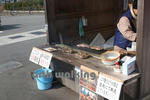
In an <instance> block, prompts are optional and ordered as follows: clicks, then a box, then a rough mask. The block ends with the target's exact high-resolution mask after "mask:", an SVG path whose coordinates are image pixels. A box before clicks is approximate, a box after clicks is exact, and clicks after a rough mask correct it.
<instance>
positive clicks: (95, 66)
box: [36, 45, 140, 100]
mask: <svg viewBox="0 0 150 100" xmlns="http://www.w3.org/2000/svg"><path fill="white" fill-rule="evenodd" d="M62 47H65V48H68V49H69V50H71V51H69V52H68V51H65V50H64V49H62ZM53 48H55V49H53ZM36 49H39V50H41V51H44V52H47V53H49V54H52V56H53V58H55V59H57V60H59V61H62V62H65V63H67V64H70V65H72V66H76V67H79V69H80V67H81V66H85V67H86V68H89V69H92V70H95V71H97V72H98V73H101V74H103V75H105V76H107V77H108V78H110V79H112V80H116V81H118V82H121V83H122V84H123V89H122V90H123V94H125V92H126V94H128V95H129V96H130V97H133V98H136V97H137V89H138V88H137V87H136V86H138V79H139V77H140V73H137V72H134V73H131V74H130V75H128V76H127V75H123V74H122V73H117V72H114V70H113V67H114V66H107V65H104V64H103V63H102V62H101V60H100V59H98V58H99V55H98V54H94V53H90V52H86V51H83V50H79V49H76V48H72V47H69V46H66V45H55V46H41V47H37V48H36ZM77 52H86V53H88V54H90V56H89V57H88V58H86V59H83V58H80V57H79V55H78V53H77ZM59 68H60V69H61V66H60V67H59ZM130 89H131V90H130ZM121 97H122V98H123V95H121ZM125 97H127V96H125ZM101 100H102V99H101ZM121 100H122V99H121ZM128 100H130V99H128ZM131 100H132V99H131Z"/></svg>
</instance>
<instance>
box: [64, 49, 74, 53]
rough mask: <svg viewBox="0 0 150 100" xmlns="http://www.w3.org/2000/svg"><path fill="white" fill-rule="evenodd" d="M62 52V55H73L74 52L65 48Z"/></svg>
mask: <svg viewBox="0 0 150 100" xmlns="http://www.w3.org/2000/svg"><path fill="white" fill-rule="evenodd" d="M62 52H64V53H70V54H72V53H74V51H73V50H72V49H66V48H63V49H62Z"/></svg>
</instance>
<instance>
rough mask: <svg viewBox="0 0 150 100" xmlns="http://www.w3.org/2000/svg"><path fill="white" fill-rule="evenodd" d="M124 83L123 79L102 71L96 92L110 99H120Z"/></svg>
mask: <svg viewBox="0 0 150 100" xmlns="http://www.w3.org/2000/svg"><path fill="white" fill-rule="evenodd" d="M122 84H123V83H122V82H121V81H119V80H116V79H113V78H111V77H109V76H107V75H105V74H102V73H101V74H100V75H99V79H98V84H97V88H96V93H97V94H99V95H101V96H103V97H105V98H107V99H109V100H119V97H120V92H121V88H122Z"/></svg>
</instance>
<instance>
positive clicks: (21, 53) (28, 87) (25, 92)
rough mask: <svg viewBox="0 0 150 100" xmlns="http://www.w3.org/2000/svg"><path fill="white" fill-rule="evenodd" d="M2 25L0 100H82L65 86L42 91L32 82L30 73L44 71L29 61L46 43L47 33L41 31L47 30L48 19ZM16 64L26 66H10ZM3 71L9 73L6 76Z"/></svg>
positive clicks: (18, 19)
mask: <svg viewBox="0 0 150 100" xmlns="http://www.w3.org/2000/svg"><path fill="white" fill-rule="evenodd" d="M12 19H13V20H12ZM2 21H3V22H2V24H3V25H4V26H3V32H2V33H0V100H78V95H77V94H76V93H74V92H72V91H71V90H70V89H68V88H66V87H64V86H62V85H54V86H53V88H52V89H51V90H47V91H39V90H38V89H37V86H36V82H35V81H33V80H32V79H31V76H30V72H32V71H34V70H35V69H38V68H40V66H38V65H35V64H33V63H31V62H30V61H29V60H28V59H29V56H30V52H31V50H32V47H33V46H40V45H44V44H45V43H46V34H45V32H44V31H43V30H39V29H42V28H43V25H44V16H12V17H3V19H2ZM14 26H15V27H14ZM32 30H37V31H35V32H32ZM32 33H36V34H32ZM38 33H40V34H38ZM31 37H32V38H31ZM12 61H13V62H19V63H20V64H22V66H20V67H18V68H14V67H13V66H14V65H12V66H10V65H9V64H10V62H12ZM4 65H6V66H7V67H8V68H6V67H4ZM1 69H5V70H4V72H1Z"/></svg>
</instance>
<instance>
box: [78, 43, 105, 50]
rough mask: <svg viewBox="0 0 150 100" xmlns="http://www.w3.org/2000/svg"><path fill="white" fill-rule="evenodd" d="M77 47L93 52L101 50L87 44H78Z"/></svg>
mask: <svg viewBox="0 0 150 100" xmlns="http://www.w3.org/2000/svg"><path fill="white" fill-rule="evenodd" d="M77 47H83V48H90V49H94V50H102V49H103V48H101V47H99V46H89V45H88V44H78V45H77Z"/></svg>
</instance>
